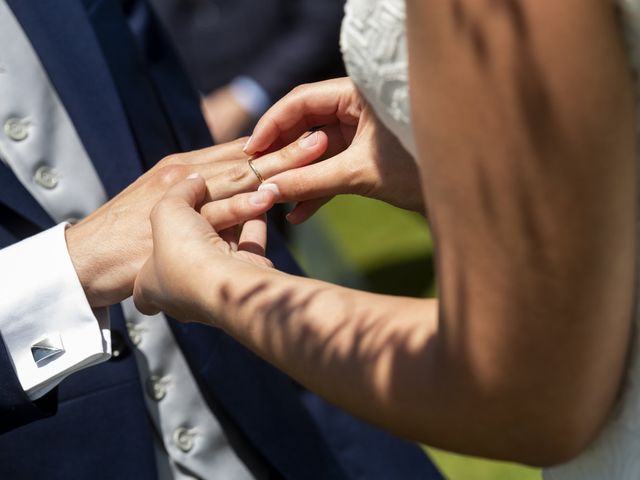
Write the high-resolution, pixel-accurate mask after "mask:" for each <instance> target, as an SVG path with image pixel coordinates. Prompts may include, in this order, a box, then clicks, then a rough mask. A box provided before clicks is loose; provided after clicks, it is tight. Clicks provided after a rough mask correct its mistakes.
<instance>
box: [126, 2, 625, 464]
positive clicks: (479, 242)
mask: <svg viewBox="0 0 640 480" xmlns="http://www.w3.org/2000/svg"><path fill="white" fill-rule="evenodd" d="M408 18H409V19H410V20H409V23H410V25H409V27H410V28H409V34H410V42H409V43H410V50H411V63H412V72H411V84H412V85H411V87H412V95H413V108H414V119H415V128H416V138H417V139H418V142H419V150H420V158H419V162H420V166H421V170H422V179H423V187H424V191H425V192H426V198H427V203H428V208H429V214H430V218H431V220H432V222H433V230H434V233H435V237H436V247H437V269H438V274H439V291H440V293H441V295H440V302H441V303H440V304H439V305H438V304H437V303H436V302H435V301H431V300H416V299H407V298H394V297H387V296H381V295H373V294H368V293H363V292H357V291H352V290H347V289H344V288H339V287H336V286H333V285H329V284H325V283H322V282H318V281H314V280H310V279H301V278H297V277H293V276H290V275H286V274H283V273H280V272H277V271H274V270H270V269H268V268H266V267H265V266H264V265H256V264H255V262H252V261H246V259H247V258H249V259H250V258H251V253H250V252H257V253H260V251H261V245H262V243H263V241H264V231H263V230H262V229H261V228H262V227H260V228H258V229H257V230H255V229H253V230H251V231H246V232H245V233H243V235H244V238H243V237H241V238H240V250H241V251H240V252H235V251H233V249H230V248H229V247H228V246H226V244H224V242H222V241H221V240H220V239H219V238H218V237H217V236H216V235H215V232H213V230H211V227H210V226H209V225H208V224H207V223H206V222H205V221H204V220H203V219H202V218H201V217H199V216H198V215H197V214H196V213H195V211H194V210H193V209H192V208H191V207H192V206H194V205H196V204H197V203H198V202H197V198H198V194H197V192H196V193H193V191H192V192H191V193H190V194H189V195H190V196H191V200H185V199H184V198H183V199H180V198H179V195H177V196H176V195H175V194H174V195H173V197H172V196H169V198H166V199H165V200H164V201H163V202H161V203H160V204H159V205H158V206H157V207H156V209H155V210H154V213H153V215H152V224H153V227H154V253H153V255H152V257H151V259H150V260H149V262H148V263H147V265H146V266H145V268H144V269H143V271H142V273H141V274H140V276H139V277H138V280H137V283H136V302H137V304H138V305H139V306H140V308H142V309H143V310H145V311H148V312H151V311H153V310H154V309H158V308H163V309H165V310H167V311H168V312H169V313H170V314H172V315H174V316H176V317H178V318H190V319H197V320H199V321H203V322H206V323H210V324H214V325H218V326H221V327H222V328H224V329H225V330H226V331H227V332H229V333H230V334H231V335H233V336H234V337H236V338H237V339H238V340H239V341H241V342H243V343H244V344H245V345H247V346H248V347H249V348H251V349H253V350H255V351H256V352H258V353H259V354H260V355H262V356H263V357H264V358H266V359H267V360H269V361H270V362H272V363H274V364H275V365H277V366H278V367H280V368H281V369H283V370H284V371H285V372H287V373H289V374H290V375H292V376H293V377H294V378H296V379H297V380H298V381H300V382H301V383H303V384H305V385H306V386H308V387H310V388H311V389H313V390H315V391H317V392H319V393H320V394H322V395H323V396H325V397H326V398H327V399H329V400H330V401H332V402H334V403H336V404H337V405H339V406H341V407H344V408H346V409H348V410H350V411H351V412H353V413H355V414H357V415H360V416H362V417H363V418H365V419H367V420H369V421H371V422H374V423H377V424H378V425H381V426H383V427H385V428H387V429H389V430H391V431H394V432H396V433H398V434H401V435H404V436H407V437H409V438H413V439H415V440H420V441H423V442H426V443H430V444H433V445H436V446H441V447H445V448H448V449H452V450H457V451H461V452H467V453H472V454H477V455H484V456H489V457H496V458H503V459H509V460H516V461H523V462H528V463H533V464H553V463H557V462H560V461H562V460H565V459H567V458H569V457H570V456H572V455H574V454H576V453H577V452H578V451H579V450H580V449H581V448H583V447H584V446H585V444H586V443H587V442H588V441H589V440H590V439H591V438H592V437H593V435H594V434H595V432H596V431H597V430H598V428H599V426H600V425H601V423H602V421H603V419H604V418H605V416H606V414H607V412H608V410H609V408H610V406H611V404H612V401H613V399H614V397H615V394H616V391H617V389H618V384H619V380H620V377H621V372H622V369H623V363H624V358H625V353H626V350H627V348H626V347H627V340H628V337H629V329H630V322H631V314H632V299H633V285H634V261H635V245H634V241H635V237H634V214H635V207H634V203H635V193H636V192H635V183H634V182H635V173H636V172H635V164H634V111H633V103H634V99H633V95H632V84H631V80H630V73H629V71H628V68H627V63H626V61H625V57H624V52H623V48H622V42H621V39H620V37H619V34H618V27H617V25H616V22H615V17H614V14H613V12H612V11H611V10H610V8H609V7H608V5H607V4H605V3H604V2H601V1H596V0H564V1H562V2H558V1H556V0H527V1H525V0H521V1H517V0H512V1H508V0H491V1H489V0H487V1H485V0H483V1H478V0H467V1H463V0H451V1H446V2H445V1H441V0H431V1H428V0H409V1H408ZM187 187H189V185H187ZM196 187H197V185H195V184H192V186H191V187H189V188H191V189H192V190H194V191H195V190H197V189H196ZM180 188H186V187H184V186H183V187H180ZM199 188H200V189H203V188H204V185H203V184H202V185H201V186H200V187H199ZM187 190H188V188H187ZM199 195H203V192H202V190H201V191H200V194H199ZM230 211H231V212H233V208H230V207H229V206H228V205H227V206H226V207H225V208H222V207H220V206H219V205H218V204H216V203H212V204H209V205H208V206H207V207H205V208H204V209H203V213H204V214H205V215H206V216H207V217H208V218H209V219H210V220H212V221H215V219H216V218H221V217H225V216H228V215H229V212H230ZM225 218H226V217H225ZM187 220H188V221H187ZM214 223H215V222H214ZM245 230H247V229H246V228H245Z"/></svg>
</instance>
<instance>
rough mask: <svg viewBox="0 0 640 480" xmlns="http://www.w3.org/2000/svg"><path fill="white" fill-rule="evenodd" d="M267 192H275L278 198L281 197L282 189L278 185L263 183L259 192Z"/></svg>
mask: <svg viewBox="0 0 640 480" xmlns="http://www.w3.org/2000/svg"><path fill="white" fill-rule="evenodd" d="M265 190H268V191H270V192H273V193H274V194H275V196H276V198H279V197H280V189H279V188H278V185H276V184H275V183H263V184H262V185H260V186H259V187H258V191H259V192H261V191H265Z"/></svg>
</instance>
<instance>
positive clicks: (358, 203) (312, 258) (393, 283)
mask: <svg viewBox="0 0 640 480" xmlns="http://www.w3.org/2000/svg"><path fill="white" fill-rule="evenodd" d="M290 239H291V240H290V243H291V247H292V249H293V251H294V254H295V255H296V257H297V259H298V261H299V262H300V263H301V264H302V266H303V267H304V268H305V269H306V271H307V272H308V273H309V274H310V276H312V277H315V278H319V279H322V280H327V281H332V282H335V283H339V284H342V285H345V286H349V287H354V288H360V289H365V290H369V291H374V292H380V293H389V294H396V295H411V296H433V295H434V294H435V279H434V270H433V265H432V262H431V259H432V242H431V236H430V234H429V230H428V228H427V226H426V222H425V220H424V219H423V218H422V217H420V216H419V215H416V214H412V213H409V212H405V211H402V210H399V209H396V208H394V207H391V206H389V205H386V204H384V203H382V202H377V201H374V200H369V199H364V198H361V197H355V196H342V197H337V198H335V199H334V200H332V201H331V202H330V203H329V204H328V205H326V206H325V207H324V208H323V209H322V210H321V211H320V212H319V213H318V214H317V215H316V216H315V217H314V218H313V219H311V220H310V221H309V222H307V223H306V224H304V225H301V226H297V227H292V228H291V230H290ZM426 449H427V451H428V452H429V455H430V456H431V458H432V459H433V460H434V461H435V463H436V464H437V465H438V467H439V468H440V470H441V471H442V472H443V474H444V476H445V477H446V478H447V479H450V480H540V479H541V478H542V477H541V474H540V471H539V470H536V469H531V468H526V467H523V466H520V465H513V464H507V463H502V462H493V461H488V460H484V459H477V458H471V457H465V456H461V455H455V454H451V453H448V452H443V451H440V450H435V449H431V448H428V447H427V448H426Z"/></svg>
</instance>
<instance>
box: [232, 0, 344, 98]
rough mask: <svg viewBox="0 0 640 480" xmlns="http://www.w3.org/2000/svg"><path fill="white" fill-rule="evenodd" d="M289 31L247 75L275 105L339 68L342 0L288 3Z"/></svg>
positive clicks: (342, 12) (282, 35) (277, 37)
mask: <svg viewBox="0 0 640 480" xmlns="http://www.w3.org/2000/svg"><path fill="white" fill-rule="evenodd" d="M284 3H286V4H287V8H288V9H289V11H290V12H291V14H290V17H291V22H290V28H289V29H284V30H283V31H282V33H281V34H280V35H278V36H276V37H274V39H273V42H271V44H270V45H269V46H268V48H266V49H265V51H264V53H263V55H261V56H260V57H259V58H258V60H257V61H256V62H254V63H253V64H252V65H251V66H249V68H248V69H247V71H246V72H244V75H246V76H248V77H251V78H253V79H254V80H255V81H257V82H258V84H260V86H262V88H264V90H265V91H266V93H267V94H268V95H269V97H270V98H271V101H273V102H275V101H277V100H278V99H280V98H281V97H282V96H283V95H285V94H286V93H287V92H288V91H289V90H290V89H291V88H292V87H294V86H296V85H300V84H302V83H306V82H309V81H312V80H314V78H315V77H316V76H317V75H319V74H321V73H322V72H324V71H326V70H328V69H331V68H332V67H334V68H335V65H340V49H339V35H340V24H341V20H342V17H343V15H344V1H343V0H289V1H288V2H284Z"/></svg>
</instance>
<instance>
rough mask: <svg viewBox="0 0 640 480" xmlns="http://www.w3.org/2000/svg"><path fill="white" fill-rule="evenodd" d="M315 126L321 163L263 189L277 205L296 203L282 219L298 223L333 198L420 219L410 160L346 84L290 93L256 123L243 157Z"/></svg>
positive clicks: (421, 205) (419, 196)
mask: <svg viewBox="0 0 640 480" xmlns="http://www.w3.org/2000/svg"><path fill="white" fill-rule="evenodd" d="M317 125H324V127H323V129H322V130H323V131H324V132H326V133H327V134H328V136H329V147H328V151H327V154H326V155H325V157H324V158H325V160H324V161H322V162H318V163H315V164H313V165H309V166H303V167H301V168H297V169H292V170H290V171H286V172H284V173H282V174H280V175H277V176H275V177H273V178H268V177H265V178H267V182H268V183H273V184H275V185H277V187H278V189H279V191H280V197H279V199H278V200H279V201H281V202H299V203H298V205H297V206H296V208H295V209H294V210H293V212H291V213H290V214H289V216H288V219H289V221H290V222H291V223H301V222H303V221H305V220H306V219H307V218H309V217H310V216H311V215H313V214H314V213H315V212H316V211H317V210H318V209H319V208H320V207H321V206H322V205H324V203H326V202H327V201H328V200H329V199H331V198H332V197H333V196H334V195H338V194H349V193H350V194H358V195H363V196H367V197H371V198H376V199H378V200H383V201H385V202H388V203H391V204H393V205H396V206H398V207H400V208H405V209H410V210H415V211H419V212H422V213H424V202H423V198H422V190H421V187H420V175H419V173H418V168H417V165H416V163H415V161H414V159H413V158H412V156H411V155H410V154H409V152H407V151H406V150H405V149H404V148H403V147H402V145H401V144H400V142H399V141H398V139H397V138H396V137H395V136H394V135H393V134H392V133H391V132H390V131H389V130H387V129H386V128H385V127H384V125H382V123H381V122H380V120H378V118H377V117H376V116H375V114H374V113H373V111H372V110H371V108H370V107H369V106H368V105H367V103H366V102H365V100H364V98H362V96H361V95H360V93H359V92H358V90H357V89H356V87H355V85H354V84H353V82H352V81H351V80H350V79H349V78H341V79H335V80H328V81H324V82H319V83H313V84H310V85H303V86H300V87H297V88H296V89H294V90H293V91H292V92H291V93H289V94H288V95H287V96H285V97H284V98H283V99H282V100H280V101H279V102H278V103H276V104H275V105H274V106H273V107H271V108H270V109H269V111H268V112H267V113H265V114H264V116H263V117H262V118H261V119H260V121H259V122H258V124H257V125H256V128H255V129H254V132H253V135H252V137H251V139H250V141H249V143H248V144H247V146H246V147H245V150H246V151H247V153H255V152H261V151H265V150H268V149H270V148H274V147H275V148H278V147H279V146H280V145H283V144H287V143H288V142H290V141H291V140H293V139H295V138H296V137H298V136H299V135H300V134H302V132H304V131H306V130H308V129H309V128H311V127H313V126H317Z"/></svg>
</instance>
